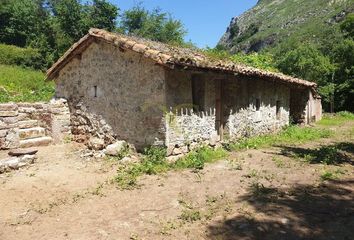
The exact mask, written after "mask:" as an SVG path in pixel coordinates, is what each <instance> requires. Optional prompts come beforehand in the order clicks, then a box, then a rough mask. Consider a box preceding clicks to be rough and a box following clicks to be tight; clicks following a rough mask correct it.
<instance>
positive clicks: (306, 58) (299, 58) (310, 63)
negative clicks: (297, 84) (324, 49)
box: [276, 44, 335, 85]
mask: <svg viewBox="0 0 354 240" xmlns="http://www.w3.org/2000/svg"><path fill="white" fill-rule="evenodd" d="M276 58H277V59H278V61H277V66H278V68H279V69H280V70H281V71H282V72H284V73H286V74H289V75H293V76H295V77H300V78H303V79H307V80H310V81H315V82H317V83H318V84H319V85H325V84H326V83H327V82H328V81H329V79H330V78H331V76H332V74H333V72H334V70H335V66H334V65H333V64H332V63H331V61H330V59H329V57H327V56H325V55H323V54H322V53H321V52H320V51H319V50H318V49H317V48H316V47H315V46H313V45H310V44H307V45H300V46H299V47H297V48H295V49H293V50H290V51H289V52H287V53H286V54H284V55H283V56H279V55H278V56H276Z"/></svg>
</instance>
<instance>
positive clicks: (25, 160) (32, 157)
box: [19, 155, 37, 164]
mask: <svg viewBox="0 0 354 240" xmlns="http://www.w3.org/2000/svg"><path fill="white" fill-rule="evenodd" d="M36 159H37V156H36V155H24V156H22V157H20V158H19V161H20V162H21V163H29V164H32V163H34V161H35V160H36Z"/></svg>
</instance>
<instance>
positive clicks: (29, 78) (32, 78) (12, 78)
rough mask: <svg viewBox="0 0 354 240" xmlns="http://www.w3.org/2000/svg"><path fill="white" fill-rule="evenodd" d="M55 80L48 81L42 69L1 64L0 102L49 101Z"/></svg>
mask: <svg viewBox="0 0 354 240" xmlns="http://www.w3.org/2000/svg"><path fill="white" fill-rule="evenodd" d="M53 95H54V84H53V82H46V81H45V76H44V74H43V73H42V72H40V71H35V70H30V69H25V68H21V67H17V66H7V65H0V103H4V102H37V101H49V100H50V99H51V98H52V97H53Z"/></svg>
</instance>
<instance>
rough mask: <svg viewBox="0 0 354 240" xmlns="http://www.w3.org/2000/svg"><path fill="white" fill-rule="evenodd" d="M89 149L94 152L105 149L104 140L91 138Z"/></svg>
mask: <svg viewBox="0 0 354 240" xmlns="http://www.w3.org/2000/svg"><path fill="white" fill-rule="evenodd" d="M88 147H89V148H90V149H93V150H102V149H103V148H104V140H103V139H101V138H97V137H91V138H90V140H89V143H88Z"/></svg>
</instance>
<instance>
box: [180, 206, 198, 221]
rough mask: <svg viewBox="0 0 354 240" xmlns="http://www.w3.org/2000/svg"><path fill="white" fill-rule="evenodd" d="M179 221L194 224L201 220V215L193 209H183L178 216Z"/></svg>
mask: <svg viewBox="0 0 354 240" xmlns="http://www.w3.org/2000/svg"><path fill="white" fill-rule="evenodd" d="M180 219H182V220H183V221H187V222H190V223H192V222H196V221H199V220H201V219H202V215H201V213H200V211H199V210H195V209H184V210H183V211H182V214H181V216H180Z"/></svg>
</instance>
